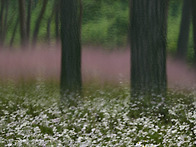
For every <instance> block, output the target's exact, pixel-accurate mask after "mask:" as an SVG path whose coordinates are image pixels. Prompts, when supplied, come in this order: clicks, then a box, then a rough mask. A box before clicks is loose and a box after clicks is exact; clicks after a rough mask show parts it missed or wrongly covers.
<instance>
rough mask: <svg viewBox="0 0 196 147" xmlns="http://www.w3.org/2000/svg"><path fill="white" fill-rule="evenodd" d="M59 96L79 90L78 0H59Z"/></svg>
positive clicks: (79, 40)
mask: <svg viewBox="0 0 196 147" xmlns="http://www.w3.org/2000/svg"><path fill="white" fill-rule="evenodd" d="M60 10H61V17H60V19H61V42H62V57H61V96H62V98H64V99H65V100H66V98H67V97H66V96H67V95H66V94H67V92H68V93H70V92H73V93H77V92H79V93H80V91H81V86H82V80H81V39H80V32H81V28H80V0H61V9H60Z"/></svg>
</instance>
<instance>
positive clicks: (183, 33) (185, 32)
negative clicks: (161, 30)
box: [177, 0, 191, 59]
mask: <svg viewBox="0 0 196 147" xmlns="http://www.w3.org/2000/svg"><path fill="white" fill-rule="evenodd" d="M190 21H191V0H184V3H183V9H182V18H181V24H180V33H179V38H178V45H177V57H179V58H183V59H185V58H186V54H187V47H188V41H189V30H190Z"/></svg>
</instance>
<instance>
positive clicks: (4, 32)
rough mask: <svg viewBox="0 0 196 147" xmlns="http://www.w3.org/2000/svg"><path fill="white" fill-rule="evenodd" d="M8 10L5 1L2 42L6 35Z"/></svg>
mask: <svg viewBox="0 0 196 147" xmlns="http://www.w3.org/2000/svg"><path fill="white" fill-rule="evenodd" d="M8 9H9V0H6V1H5V16H4V27H3V28H4V29H3V32H2V33H3V34H2V35H3V42H4V40H5V38H6V35H7V29H8Z"/></svg>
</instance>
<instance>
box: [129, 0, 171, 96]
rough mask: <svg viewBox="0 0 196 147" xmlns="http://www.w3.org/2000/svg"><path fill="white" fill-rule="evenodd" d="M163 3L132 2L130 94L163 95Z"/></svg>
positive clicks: (162, 0) (150, 0)
mask: <svg viewBox="0 0 196 147" xmlns="http://www.w3.org/2000/svg"><path fill="white" fill-rule="evenodd" d="M167 6H168V1H167V0H132V1H131V9H130V10H131V12H130V20H131V23H130V25H131V26H130V29H131V34H130V39H131V41H130V42H131V94H132V97H133V96H134V95H138V94H139V95H140V94H141V95H149V94H152V93H156V94H165V93H166V89H167V75H166V38H167V33H166V32H167Z"/></svg>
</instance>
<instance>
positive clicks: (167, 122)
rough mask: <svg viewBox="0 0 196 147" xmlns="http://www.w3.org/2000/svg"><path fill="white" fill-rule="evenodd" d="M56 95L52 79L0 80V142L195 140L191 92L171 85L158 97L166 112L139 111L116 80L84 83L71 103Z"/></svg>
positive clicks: (66, 143)
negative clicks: (75, 102) (67, 104)
mask: <svg viewBox="0 0 196 147" xmlns="http://www.w3.org/2000/svg"><path fill="white" fill-rule="evenodd" d="M59 97H60V95H59V88H58V83H56V82H48V81H44V80H40V79H39V80H37V81H34V82H33V81H32V82H29V83H22V82H20V83H19V84H17V83H15V82H13V81H9V82H8V83H4V84H0V146H50V145H54V146H59V147H60V146H125V147H126V146H137V147H141V146H165V147H169V146H179V147H181V146H190V147H193V146H194V145H195V144H196V104H195V96H194V94H193V93H192V94H190V92H179V91H175V90H172V91H170V92H168V96H167V98H164V97H162V96H158V97H159V98H161V99H165V105H164V110H165V112H166V113H162V112H161V111H159V108H158V107H159V105H160V104H154V105H152V106H151V107H148V108H145V111H141V110H140V108H138V107H137V103H135V102H134V101H133V102H131V103H130V91H129V86H127V85H126V84H122V83H121V84H120V86H116V85H105V86H97V85H96V84H94V85H93V84H86V85H85V86H84V89H83V97H78V99H81V101H80V102H79V103H78V106H77V107H69V108H64V109H59ZM152 97H154V96H153V95H152ZM74 98H75V97H73V99H74ZM137 102H139V101H137ZM141 102H142V101H141ZM142 105H143V106H144V105H145V101H143V102H142Z"/></svg>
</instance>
